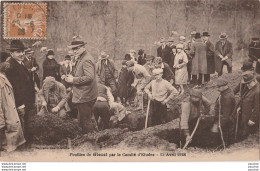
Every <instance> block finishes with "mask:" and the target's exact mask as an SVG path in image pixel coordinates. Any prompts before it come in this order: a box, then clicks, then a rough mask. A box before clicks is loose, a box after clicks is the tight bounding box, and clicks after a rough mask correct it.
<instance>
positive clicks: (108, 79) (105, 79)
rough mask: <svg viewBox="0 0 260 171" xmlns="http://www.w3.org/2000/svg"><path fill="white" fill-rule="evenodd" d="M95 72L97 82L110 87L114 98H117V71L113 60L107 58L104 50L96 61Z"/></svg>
mask: <svg viewBox="0 0 260 171" xmlns="http://www.w3.org/2000/svg"><path fill="white" fill-rule="evenodd" d="M96 72H97V79H98V82H99V83H101V84H103V85H105V86H108V87H110V88H111V91H112V94H113V96H114V99H115V100H117V94H118V93H117V84H116V79H117V77H118V72H117V69H116V67H115V64H114V61H112V60H111V59H109V55H108V54H106V52H101V56H100V59H99V60H98V62H97V63H96Z"/></svg>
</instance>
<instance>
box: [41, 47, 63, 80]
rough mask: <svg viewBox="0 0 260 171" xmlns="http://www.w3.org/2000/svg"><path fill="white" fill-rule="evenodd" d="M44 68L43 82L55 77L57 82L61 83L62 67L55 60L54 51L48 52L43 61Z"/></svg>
mask: <svg viewBox="0 0 260 171" xmlns="http://www.w3.org/2000/svg"><path fill="white" fill-rule="evenodd" d="M42 68H43V80H44V79H45V78H46V77H48V76H50V77H54V78H55V79H56V80H57V81H61V77H60V65H59V64H58V62H57V61H56V60H55V59H54V51H53V50H51V49H50V50H48V52H47V54H46V59H45V60H44V61H43V64H42Z"/></svg>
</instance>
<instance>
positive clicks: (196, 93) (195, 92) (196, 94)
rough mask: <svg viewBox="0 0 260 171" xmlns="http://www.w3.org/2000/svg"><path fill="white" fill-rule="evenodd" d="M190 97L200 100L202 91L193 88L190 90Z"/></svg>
mask: <svg viewBox="0 0 260 171" xmlns="http://www.w3.org/2000/svg"><path fill="white" fill-rule="evenodd" d="M190 96H194V97H199V98H202V91H201V90H200V89H198V88H193V89H191V90H190Z"/></svg>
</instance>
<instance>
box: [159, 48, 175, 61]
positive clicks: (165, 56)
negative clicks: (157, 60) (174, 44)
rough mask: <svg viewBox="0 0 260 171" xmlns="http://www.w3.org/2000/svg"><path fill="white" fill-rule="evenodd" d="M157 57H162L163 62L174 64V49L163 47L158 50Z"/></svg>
mask: <svg viewBox="0 0 260 171" xmlns="http://www.w3.org/2000/svg"><path fill="white" fill-rule="evenodd" d="M157 56H159V57H161V58H162V60H163V62H166V63H167V64H169V65H171V64H172V59H171V58H172V57H173V56H172V48H171V47H169V46H167V45H166V46H165V48H164V49H163V48H162V46H160V47H158V49H157Z"/></svg>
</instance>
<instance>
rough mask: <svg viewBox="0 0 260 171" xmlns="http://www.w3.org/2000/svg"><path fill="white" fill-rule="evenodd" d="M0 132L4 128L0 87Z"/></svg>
mask: <svg viewBox="0 0 260 171" xmlns="http://www.w3.org/2000/svg"><path fill="white" fill-rule="evenodd" d="M0 90H1V91H0V130H1V129H3V128H4V127H5V116H4V112H3V109H2V103H3V102H2V101H3V99H2V88H1V87H0Z"/></svg>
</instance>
